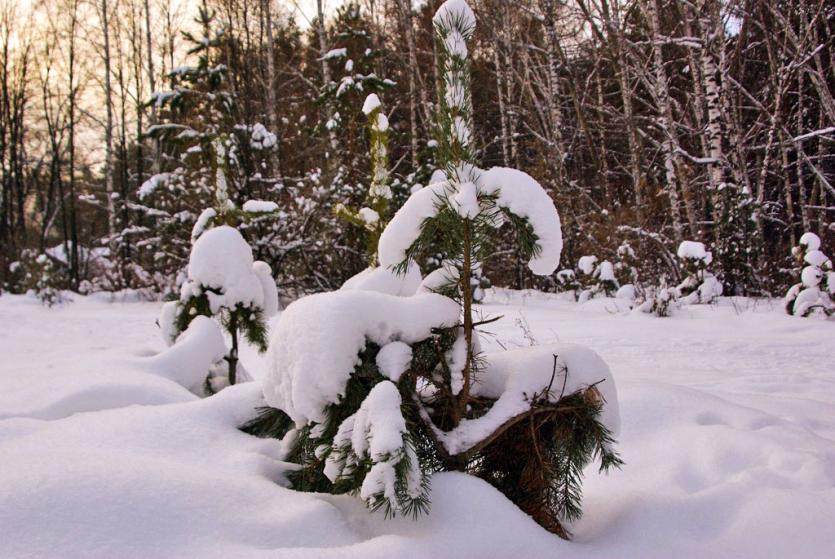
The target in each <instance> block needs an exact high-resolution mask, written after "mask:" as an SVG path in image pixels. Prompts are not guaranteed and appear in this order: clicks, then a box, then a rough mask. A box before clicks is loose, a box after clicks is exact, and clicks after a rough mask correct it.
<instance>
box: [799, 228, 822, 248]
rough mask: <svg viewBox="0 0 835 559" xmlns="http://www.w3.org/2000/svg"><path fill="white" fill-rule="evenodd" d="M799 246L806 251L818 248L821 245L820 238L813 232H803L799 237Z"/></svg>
mask: <svg viewBox="0 0 835 559" xmlns="http://www.w3.org/2000/svg"><path fill="white" fill-rule="evenodd" d="M800 246H802V247H804V249H805V250H806V251H807V252H811V251H813V250H818V249H819V248H820V247H821V239H820V237H818V236H817V235H815V234H814V233H811V232H808V233H803V235H801V237H800Z"/></svg>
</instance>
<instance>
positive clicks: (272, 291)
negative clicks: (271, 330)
mask: <svg viewBox="0 0 835 559" xmlns="http://www.w3.org/2000/svg"><path fill="white" fill-rule="evenodd" d="M277 310H278V294H277V290H276V286H275V282H274V281H273V278H272V275H271V273H270V269H269V266H267V264H265V263H264V262H254V261H253V258H252V249H250V247H249V245H248V244H247V243H246V241H245V240H244V238H243V237H242V236H241V234H240V233H239V232H238V231H237V230H236V229H234V228H232V227H229V226H226V225H222V226H220V227H215V228H212V229H210V230H208V231H206V232H204V233H203V234H201V235H200V236H199V238H198V239H197V240H196V241H195V243H194V247H193V248H192V251H191V257H190V259H189V265H188V278H187V280H186V281H185V283H183V285H182V287H181V289H180V298H179V300H178V301H176V302H171V303H167V304H165V305H163V308H162V311H161V315H160V318H159V324H160V327H161V329H162V335H163V339H164V340H165V341H166V342H167V343H173V341H174V340H175V339H176V338H177V337H178V336H179V335H180V333H181V332H184V331H185V330H186V329H187V328H188V326H189V324H190V323H191V321H192V320H194V319H195V318H196V317H198V316H207V317H214V318H215V319H216V320H217V321H218V322H219V323H220V324H221V325H222V326H223V329H224V330H225V331H226V333H227V334H228V335H229V336H230V338H231V340H232V347H231V348H230V349H229V352H228V354H227V355H226V357H225V360H226V361H227V364H228V366H227V371H226V375H225V378H222V379H219V380H213V382H210V385H209V386H208V388H210V389H216V388H217V387H218V386H215V385H222V384H224V383H225V382H227V381H228V383H229V384H235V382H236V381H237V380H238V378H239V377H240V375H239V373H240V372H241V371H240V366H239V363H238V337H239V335H241V334H243V336H244V337H245V338H246V339H247V340H248V341H249V342H250V343H252V344H253V345H255V346H256V347H257V348H258V349H259V350H261V351H265V350H266V349H267V332H266V324H265V319H266V318H269V317H270V316H272V315H274V314H275V313H276V312H277Z"/></svg>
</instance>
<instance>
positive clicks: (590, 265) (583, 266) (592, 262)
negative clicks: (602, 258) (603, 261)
mask: <svg viewBox="0 0 835 559" xmlns="http://www.w3.org/2000/svg"><path fill="white" fill-rule="evenodd" d="M596 265H597V257H596V256H581V257H580V260H578V261H577V267H578V268H579V269H580V271H581V272H583V273H584V274H585V275H587V276H588V275H590V274H591V273H592V272H594V268H595V266H596Z"/></svg>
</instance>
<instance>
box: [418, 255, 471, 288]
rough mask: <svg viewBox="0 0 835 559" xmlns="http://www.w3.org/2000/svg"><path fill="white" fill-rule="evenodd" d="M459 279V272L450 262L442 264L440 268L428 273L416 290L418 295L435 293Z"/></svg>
mask: <svg viewBox="0 0 835 559" xmlns="http://www.w3.org/2000/svg"><path fill="white" fill-rule="evenodd" d="M460 277H461V272H459V271H458V268H456V267H455V265H454V264H453V263H452V262H449V261H446V262H444V263H443V264H442V265H441V267H440V268H438V269H437V270H433V271H432V272H430V273H429V274H428V275H427V276H426V277H425V278H423V281H422V282H420V285H419V286H418V288H417V292H418V293H435V292H437V291H440V290H441V289H443V288H444V287H447V286H449V285H452V284H454V283H456V282H457V281H458V279H459V278H460Z"/></svg>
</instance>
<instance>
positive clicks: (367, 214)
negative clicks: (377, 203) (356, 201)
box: [357, 208, 380, 225]
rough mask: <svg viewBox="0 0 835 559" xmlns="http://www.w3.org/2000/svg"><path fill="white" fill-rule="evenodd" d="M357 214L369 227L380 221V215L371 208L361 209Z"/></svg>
mask: <svg viewBox="0 0 835 559" xmlns="http://www.w3.org/2000/svg"><path fill="white" fill-rule="evenodd" d="M357 213H359V216H360V218H361V219H362V220H363V221H364V222H366V223H367V224H369V225H374V224H375V223H377V222H378V221H380V214H378V213H377V212H376V211H375V210H372V209H371V208H360V210H359V212H357Z"/></svg>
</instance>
